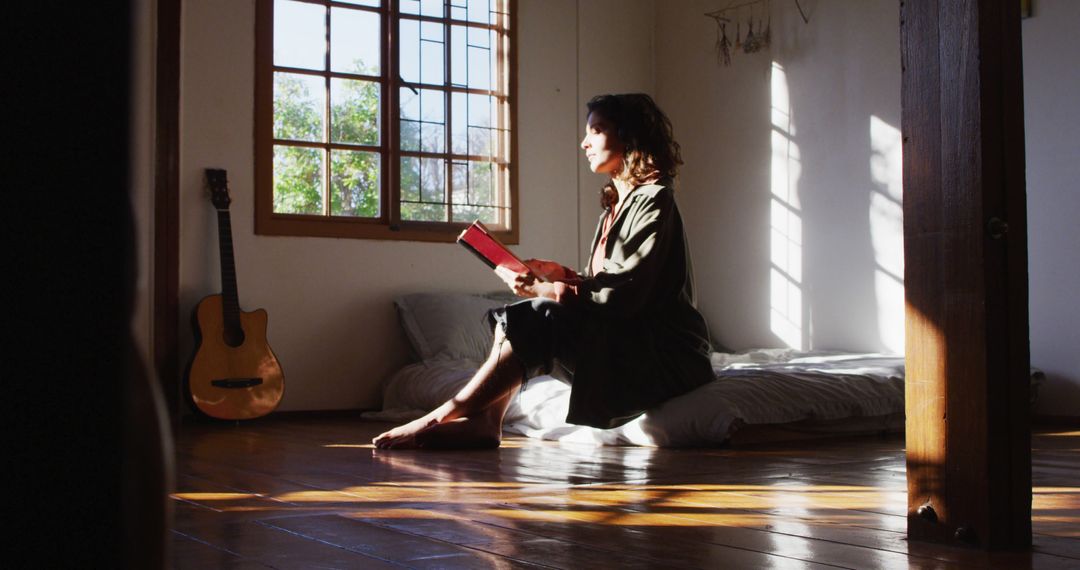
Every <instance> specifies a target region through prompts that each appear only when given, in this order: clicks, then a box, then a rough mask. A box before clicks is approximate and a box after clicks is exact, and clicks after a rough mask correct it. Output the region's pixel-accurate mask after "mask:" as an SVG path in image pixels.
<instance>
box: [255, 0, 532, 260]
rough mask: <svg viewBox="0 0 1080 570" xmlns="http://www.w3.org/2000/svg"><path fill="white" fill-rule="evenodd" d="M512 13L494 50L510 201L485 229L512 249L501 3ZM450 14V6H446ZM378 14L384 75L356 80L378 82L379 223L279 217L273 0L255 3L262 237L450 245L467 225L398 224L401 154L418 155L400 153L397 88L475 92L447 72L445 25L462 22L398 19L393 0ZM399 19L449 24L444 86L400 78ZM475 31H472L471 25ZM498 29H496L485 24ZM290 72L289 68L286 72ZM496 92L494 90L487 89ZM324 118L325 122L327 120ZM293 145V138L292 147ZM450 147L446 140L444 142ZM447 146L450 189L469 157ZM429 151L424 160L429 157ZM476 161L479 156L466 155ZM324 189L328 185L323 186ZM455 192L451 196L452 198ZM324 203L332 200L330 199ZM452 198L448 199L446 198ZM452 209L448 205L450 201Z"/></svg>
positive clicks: (509, 51) (514, 161)
mask: <svg viewBox="0 0 1080 570" xmlns="http://www.w3.org/2000/svg"><path fill="white" fill-rule="evenodd" d="M297 1H301V2H310V3H312V4H316V5H329V6H330V7H347V8H354V9H360V10H364V9H365V8H363V7H358V6H357V5H355V4H344V3H339V2H335V1H334V0H329V2H326V1H324V0H297ZM503 1H505V2H506V9H507V11H508V12H509V15H508V22H507V25H506V28H507V31H506V32H505V36H506V37H505V41H504V42H502V45H501V46H500V47H499V49H500V50H505V53H504V54H503V55H502V57H503V58H505V59H504V61H505V62H506V68H507V71H506V75H505V77H504V78H501V79H502V81H503V82H504V83H503V84H504V85H505V88H506V102H507V106H508V110H507V112H506V117H507V120H508V121H509V125H506V130H507V131H508V134H507V135H506V139H507V140H506V144H508V145H509V149H508V151H507V152H505V153H504V154H503V156H505V157H506V158H505V160H507V161H508V162H507V164H506V165H505V168H506V173H505V175H504V176H503V180H504V183H505V184H506V186H507V188H506V190H505V196H506V198H505V199H506V200H508V201H509V203H508V206H509V212H508V215H507V217H508V227H502V226H498V225H492V224H489V227H490V228H491V229H492V231H493V233H494V234H495V235H496V236H497V237H499V238H500V239H501V240H503V241H504V242H505V243H509V244H516V243H518V241H519V224H518V220H519V212H518V203H519V202H518V191H517V170H518V154H517V129H516V125H517V0H503ZM445 6H446V9H447V11H446V12H444V13H445V14H447V15H448V10H449V5H448V3H446V4H445ZM366 10H367V11H373V12H377V13H379V14H380V17H381V26H382V30H383V33H382V37H381V41H382V43H381V54H380V55H381V57H380V60H381V61H380V71H381V74H380V76H379V77H378V78H376V77H367V76H364V77H360V78H361V79H364V80H369V81H376V80H377V81H378V82H379V84H380V106H381V110H380V120H381V129H380V137H379V144H378V146H377V147H376V146H372V147H371V149H372V150H377V151H378V152H379V153H380V204H381V207H380V216H379V217H378V218H360V217H345V216H324V215H307V214H280V213H275V212H274V211H273V203H274V199H273V192H274V188H273V183H274V182H273V180H274V172H273V156H274V133H273V124H274V123H273V121H274V101H273V90H274V71H275V69H274V65H273V56H274V19H273V18H274V0H256V9H255V12H256V15H255V20H256V25H255V192H254V194H255V200H254V202H255V233H256V234H260V235H276V236H301V237H333V238H356V239H384V240H406V241H425V242H453V241H454V240H455V239H456V238H457V235H458V234H459V233H460V232H461V230H462V229H464V228H465V227H467V226H468V223H466V222H425V221H408V220H401V219H400V211H401V205H400V199H401V188H400V172H399V165H400V160H401V157H402V156H415V155H416V154H417V153H415V152H411V151H402V150H401V148H400V146H401V145H400V128H401V121H400V111H399V107H400V102H399V97H400V96H399V94H400V89H401V88H408V87H414V88H416V89H420V88H423V89H437V90H439V91H444V92H446V93H447V99H449V94H450V93H455V92H473V93H475V92H476V91H477V90H475V89H467V88H462V87H458V86H454V85H453V84H452V83H451V81H452V79H451V78H452V75H451V73H452V69H451V67H450V61H449V60H450V57H449V52H450V49H449V31H450V28H449V26H450V24H456V25H461V24H464V22H462V21H461V20H452V19H451V18H449V17H443V18H436V17H431V16H420V15H413V14H407V15H406V14H400V13H399V11H398V2H397V0H383V2H382V6H381V7H380V8H366ZM400 19H412V20H419V21H422V22H436V23H441V24H444V25H446V26H447V28H446V34H447V48H446V59H447V61H446V64H445V67H444V69H445V77H446V80H445V82H444V83H443V84H440V85H432V84H414V83H406V82H405V81H403V80H402V79H401V77H400V73H399V63H398V62H399V47H398V45H397V35H398V22H399V20H400ZM472 27H477V26H475V25H474V26H472ZM481 27H489V28H493V29H498V25H487V26H481ZM286 69H287V70H288V71H290V72H291V71H294V70H292V69H291V68H286ZM295 71H297V72H299V73H304V74H308V75H317V76H320V77H322V76H327V77H330V76H338V75H349V74H338V73H336V72H332V71H330V69H329V67H328V68H327V69H326V70H324V71H318V72H313V71H312V70H295ZM492 91H495V90H492ZM450 115H451V111H450V107H449V105H447V107H446V118H447V121H446V136H447V138H448V139H449V137H450V136H451V135H450V133H451V129H450ZM326 120H329V115H327V118H326ZM292 142H293V141H290V144H292ZM296 145H297V146H312V147H315V148H330V149H333V148H334V147H335V145H334V144H333V143H330V142H320V143H313V144H312V143H305V142H303V141H299V142H296ZM448 145H449V140H448ZM362 146H364V145H349V148H357V147H362ZM452 150H453V148H452V147H450V146H447V148H446V151H447V152H445V153H438V154H439V155H440V156H441V158H442V160H443V162H444V165H445V168H446V170H447V173H446V175H445V177H444V180H445V183H446V184H447V185H450V184H452V178H451V177H450V168H451V161H452V160H454V159H463V158H469V157H466V156H459V155H454V154H453V153H452V152H451V151H452ZM431 154H432V153H428V154H427V155H426V157H428V158H431ZM471 158H479V157H471ZM324 183H325V184H329V181H326V182H324ZM451 194H452V193H451ZM327 199H329V197H327ZM447 199H448V200H452V198H451V196H448V197H447ZM448 207H449V204H448Z"/></svg>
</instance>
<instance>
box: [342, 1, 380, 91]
mask: <svg viewBox="0 0 1080 570" xmlns="http://www.w3.org/2000/svg"><path fill="white" fill-rule="evenodd" d="M380 30H381V27H380V21H379V14H378V13H377V12H367V11H364V10H349V9H348V8H331V9H330V69H331V70H333V71H340V72H343V73H359V74H363V75H378V74H379V68H380V66H379V63H380V60H379V45H380V40H379V37H380V33H381V31H380Z"/></svg>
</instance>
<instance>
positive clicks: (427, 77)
mask: <svg viewBox="0 0 1080 570" xmlns="http://www.w3.org/2000/svg"><path fill="white" fill-rule="evenodd" d="M445 30H446V26H444V25H442V24H436V23H434V22H421V23H420V82H421V83H434V84H442V83H444V82H446V38H445Z"/></svg>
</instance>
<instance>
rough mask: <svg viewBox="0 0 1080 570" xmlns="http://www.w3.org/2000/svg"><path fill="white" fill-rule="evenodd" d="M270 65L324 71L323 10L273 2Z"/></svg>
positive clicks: (298, 3)
mask: <svg viewBox="0 0 1080 570" xmlns="http://www.w3.org/2000/svg"><path fill="white" fill-rule="evenodd" d="M274 65H279V66H285V67H300V68H304V69H319V70H322V69H326V8H325V7H323V6H318V5H315V4H307V3H304V2H290V1H289V0H276V1H275V2H274Z"/></svg>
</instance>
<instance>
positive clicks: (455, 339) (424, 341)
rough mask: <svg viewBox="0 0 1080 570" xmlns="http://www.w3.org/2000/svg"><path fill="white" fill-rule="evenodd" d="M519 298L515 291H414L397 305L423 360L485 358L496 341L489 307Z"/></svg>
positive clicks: (401, 298) (481, 359)
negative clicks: (474, 293)
mask: <svg viewBox="0 0 1080 570" xmlns="http://www.w3.org/2000/svg"><path fill="white" fill-rule="evenodd" d="M516 299H517V297H514V296H513V294H512V293H492V294H488V295H471V294H468V293H413V294H410V295H402V296H401V297H398V298H397V299H395V300H394V305H395V306H396V307H397V310H398V318H399V320H400V321H401V328H403V329H404V330H405V336H407V337H408V338H409V342H410V343H411V344H412V347H413V350H414V351H415V352H416V355H417V356H418V357H419V358H420V360H425V361H426V360H469V361H473V362H483V361H484V359H486V358H487V355H488V352H490V350H491V342H492V335H491V325H489V324H488V319H487V313H488V311H489V310H491V309H493V308H495V307H501V306H503V305H505V304H507V303H508V302H513V301H514V300H516Z"/></svg>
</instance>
